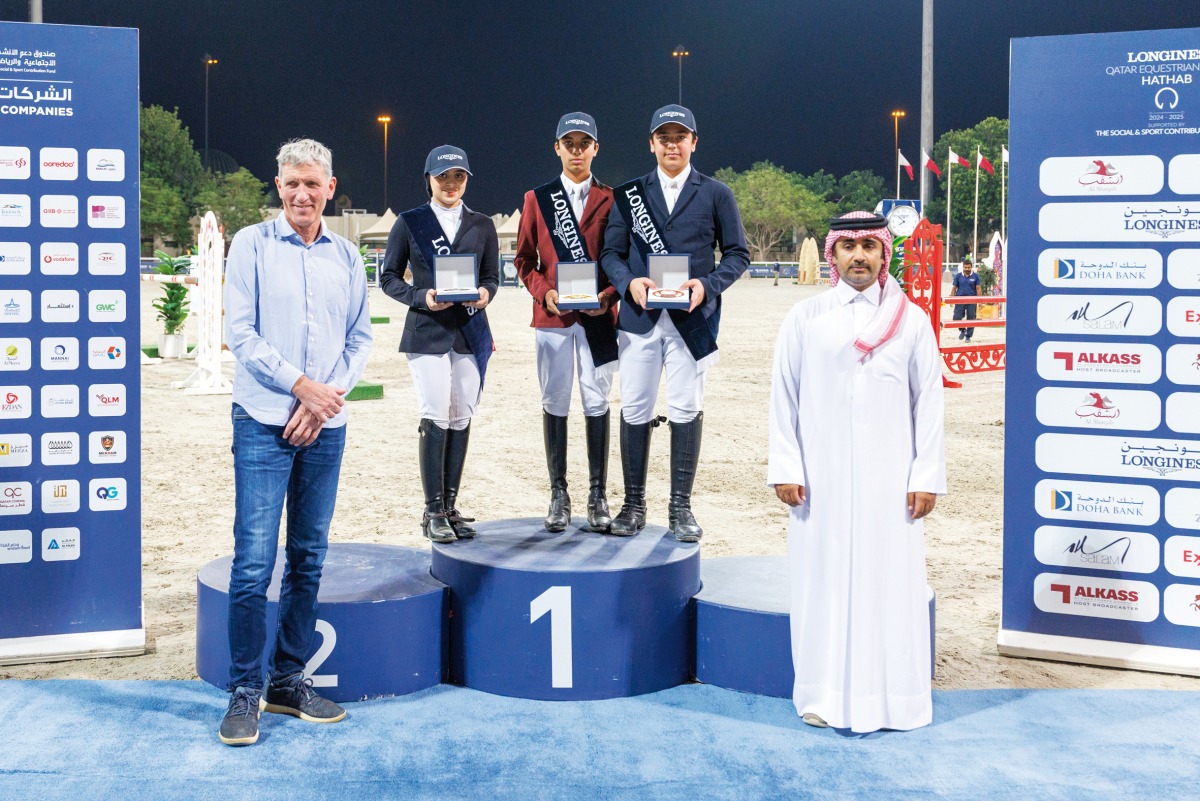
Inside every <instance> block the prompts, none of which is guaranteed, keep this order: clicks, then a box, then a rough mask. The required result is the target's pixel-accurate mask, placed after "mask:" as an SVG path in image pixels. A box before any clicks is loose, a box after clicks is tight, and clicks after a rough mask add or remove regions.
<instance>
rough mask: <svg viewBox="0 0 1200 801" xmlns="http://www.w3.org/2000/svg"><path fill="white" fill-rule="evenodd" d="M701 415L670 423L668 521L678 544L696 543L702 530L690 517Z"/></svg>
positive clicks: (702, 416) (702, 414) (697, 461)
mask: <svg viewBox="0 0 1200 801" xmlns="http://www.w3.org/2000/svg"><path fill="white" fill-rule="evenodd" d="M703 427H704V412H700V413H699V414H697V415H696V419H695V420H692V421H691V422H690V423H671V505H670V507H669V508H668V520H669V521H670V527H671V533H672V534H674V535H675V539H677V540H679V541H680V542H699V541H700V537H701V536H703V534H704V529H702V528H700V524H699V523H697V522H696V518H695V516H694V515H692V484H693V483H694V482H695V480H696V465H697V464H698V463H699V462H700V432H701V430H702V429H703Z"/></svg>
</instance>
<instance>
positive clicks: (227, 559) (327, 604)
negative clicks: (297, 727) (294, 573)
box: [196, 543, 446, 702]
mask: <svg viewBox="0 0 1200 801" xmlns="http://www.w3.org/2000/svg"><path fill="white" fill-rule="evenodd" d="M285 562H286V556H285V555H284V551H283V549H280V550H279V551H278V553H277V554H276V559H275V573H274V575H273V576H272V577H271V587H270V589H269V590H268V591H267V632H268V637H267V640H268V641H267V646H266V649H265V650H264V652H263V666H264V672H265V670H266V665H267V664H268V659H269V654H270V652H271V651H272V649H273V648H274V640H273V632H274V631H275V625H276V620H277V618H278V613H279V584H280V580H281V578H282V576H283V566H284V564H285ZM232 563H233V557H232V556H224V557H221V558H220V559H215V560H213V561H212V562H209V563H208V564H206V565H205V566H204V567H202V568H201V569H200V572H199V574H198V576H197V579H196V584H197V602H196V618H197V621H196V672H197V673H198V674H199V675H200V678H202V679H204V680H205V681H207V682H208V683H209V684H213V685H215V686H217V687H220V688H222V689H225V687H226V684H227V683H228V681H229V661H230V660H229V637H228V620H229V569H230V565H231V564H232ZM429 564H430V555H429V552H428V551H427V550H425V549H423V548H422V549H418V548H402V547H398V546H392V545H369V544H358V543H333V544H331V545H330V546H329V550H328V552H327V553H326V555H325V565H324V568H323V570H322V576H321V589H320V592H319V594H318V596H317V602H318V605H319V606H318V611H317V618H318V620H317V634H316V636H315V637H314V638H313V647H312V652H311V653H310V654H309V658H308V664H307V666H306V668H305V671H304V672H305V674H307V675H309V676H310V677H311V678H312V680H313V687H315V688H317V690H318V692H320V693H321V694H322V695H324V696H325V697H327V698H329V699H331V700H334V701H339V702H341V701H356V700H360V699H364V698H374V697H378V696H384V695H403V694H405V693H411V692H415V691H416V690H423V689H425V688H427V687H433V686H434V685H436V684H439V683H441V680H442V673H443V669H444V665H445V644H444V643H445V640H444V637H443V631H444V626H443V623H444V617H445V594H446V591H445V587H443V585H442V584H440V583H438V582H437V581H435V580H434V579H433V578H432V577H431V576H430V575H429Z"/></svg>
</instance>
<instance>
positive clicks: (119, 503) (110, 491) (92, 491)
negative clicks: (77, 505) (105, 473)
mask: <svg viewBox="0 0 1200 801" xmlns="http://www.w3.org/2000/svg"><path fill="white" fill-rule="evenodd" d="M125 496H126V492H125V479H123V478H93V479H92V480H91V481H89V482H88V508H89V509H91V510H92V511H93V512H117V511H120V510H121V509H124V508H125Z"/></svg>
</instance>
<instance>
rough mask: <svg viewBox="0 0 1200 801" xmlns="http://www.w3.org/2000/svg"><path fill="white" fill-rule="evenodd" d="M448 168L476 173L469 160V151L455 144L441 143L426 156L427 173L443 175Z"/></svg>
mask: <svg viewBox="0 0 1200 801" xmlns="http://www.w3.org/2000/svg"><path fill="white" fill-rule="evenodd" d="M446 170H463V171H465V172H466V173H467V175H474V174H475V173H473V172H471V167H470V165H469V164H468V162H467V151H465V150H463V149H462V148H461V147H455V146H454V145H441V146H440V147H435V148H434V149H433V150H430V151H429V155H428V156H426V157H425V174H426V175H441V174H442V173H444V172H445V171H446Z"/></svg>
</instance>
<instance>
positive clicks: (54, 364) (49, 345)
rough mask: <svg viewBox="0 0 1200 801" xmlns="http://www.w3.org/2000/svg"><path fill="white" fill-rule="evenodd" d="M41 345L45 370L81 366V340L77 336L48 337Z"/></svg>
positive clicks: (68, 368) (69, 368)
mask: <svg viewBox="0 0 1200 801" xmlns="http://www.w3.org/2000/svg"><path fill="white" fill-rule="evenodd" d="M41 347H42V369H43V370H74V369H75V368H77V367H78V366H79V340H78V339H76V338H75V337H46V338H45V339H43V340H42V345H41Z"/></svg>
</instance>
